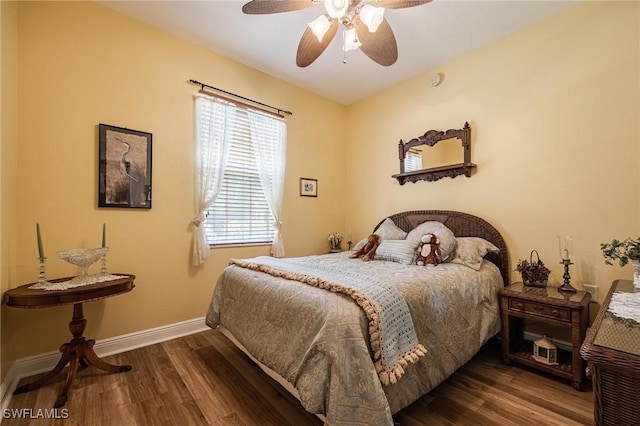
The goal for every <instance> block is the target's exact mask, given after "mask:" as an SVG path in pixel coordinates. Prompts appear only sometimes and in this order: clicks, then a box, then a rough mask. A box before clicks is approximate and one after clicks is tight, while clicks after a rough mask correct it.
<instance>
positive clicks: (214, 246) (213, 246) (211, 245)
mask: <svg viewBox="0 0 640 426" xmlns="http://www.w3.org/2000/svg"><path fill="white" fill-rule="evenodd" d="M271 244H272V243H271V242H266V243H233V244H209V248H210V249H222V248H238V247H260V246H271Z"/></svg>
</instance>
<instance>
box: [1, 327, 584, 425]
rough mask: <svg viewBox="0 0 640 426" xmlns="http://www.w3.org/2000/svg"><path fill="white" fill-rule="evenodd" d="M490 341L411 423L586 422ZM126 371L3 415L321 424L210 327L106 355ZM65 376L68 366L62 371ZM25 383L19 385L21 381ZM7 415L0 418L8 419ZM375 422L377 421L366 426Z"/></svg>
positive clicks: (28, 401) (557, 391)
mask: <svg viewBox="0 0 640 426" xmlns="http://www.w3.org/2000/svg"><path fill="white" fill-rule="evenodd" d="M499 353H500V351H499V347H498V344H497V342H495V341H491V342H489V343H488V344H487V345H485V347H484V348H483V349H482V350H481V351H480V353H479V354H478V355H477V356H476V357H475V358H474V359H473V360H472V361H471V362H469V363H468V364H467V365H466V366H464V367H463V368H462V369H461V370H460V371H459V372H457V373H456V374H455V375H454V376H452V377H451V378H449V379H448V380H447V381H445V382H444V383H442V384H441V385H440V386H438V387H437V388H436V389H434V390H433V391H432V392H431V393H429V394H428V395H426V396H424V397H422V398H421V399H420V400H418V401H416V402H415V403H414V404H413V405H411V406H410V407H407V408H406V409H404V410H402V411H401V412H400V413H399V414H398V415H397V416H396V419H397V423H399V424H400V425H401V426H412V425H482V426H490V425H501V426H504V425H519V426H520V425H562V426H569V425H591V424H593V420H592V419H593V412H592V411H593V408H592V407H593V397H592V392H591V388H590V385H589V386H588V387H587V390H586V391H585V392H578V391H576V390H574V389H573V388H572V387H571V386H569V385H568V383H567V382H565V381H563V380H562V379H558V378H554V377H550V376H546V375H544V374H541V373H538V372H534V371H533V370H528V369H525V368H521V367H518V366H505V365H503V364H502V363H501V362H500V357H499ZM105 360H106V361H107V362H110V363H114V364H131V365H132V366H133V370H132V371H130V372H125V373H118V374H108V373H103V372H102V371H100V370H97V369H95V368H93V367H89V368H87V369H86V370H83V371H81V372H80V373H79V374H78V376H77V377H76V381H75V383H74V385H73V387H72V390H71V392H70V393H69V401H68V402H67V405H66V406H65V407H63V408H66V409H67V410H68V411H66V412H63V411H61V410H60V409H58V414H59V415H61V416H63V415H65V413H67V414H68V418H66V419H53V420H52V419H43V418H39V419H28V420H25V419H22V420H18V419H11V418H9V419H7V418H5V419H4V420H3V421H2V425H3V426H9V425H31V424H33V425H38V426H41V425H42V426H44V425H50V424H51V425H83V426H91V425H109V426H110V425H171V426H174V425H278V426H280V425H296V426H298V425H321V424H322V422H321V421H320V420H318V418H316V417H315V416H313V415H311V414H309V413H307V412H306V411H305V410H304V409H303V408H302V407H301V406H300V404H299V402H298V401H297V400H296V399H294V398H293V397H291V396H290V395H289V394H288V393H287V392H286V391H284V390H282V389H281V388H280V386H279V385H278V384H277V383H275V382H274V381H273V380H271V379H270V378H268V377H267V376H266V375H265V374H263V373H262V371H261V370H260V369H259V368H258V367H257V366H255V365H254V364H253V363H251V362H250V361H249V360H248V358H247V357H246V356H245V355H244V354H243V353H242V352H240V351H239V350H238V349H236V347H235V346H233V344H231V343H230V342H229V340H228V339H227V338H226V337H224V336H223V335H222V334H221V333H220V332H219V331H217V330H209V331H205V332H201V333H197V334H193V335H191V336H186V337H182V338H179V339H175V340H170V341H167V342H164V343H159V344H156V345H152V346H148V347H145V348H141V349H136V350H132V351H129V352H125V353H122V354H118V355H113V356H110V357H106V358H105ZM65 371H66V370H65ZM32 379H33V378H29V379H23V380H22V381H21V384H24V383H26V382H28V381H30V380H32ZM63 383H64V375H60V376H59V377H58V378H57V380H56V381H54V382H52V383H51V384H49V385H48V386H45V387H43V388H41V389H38V390H36V391H32V392H28V393H25V394H21V395H14V396H13V398H12V399H11V403H10V405H9V407H8V408H9V409H18V410H20V409H31V412H30V413H31V414H30V415H31V416H34V417H35V416H37V415H38V414H40V415H41V417H42V416H44V413H45V412H43V411H40V412H39V411H38V410H39V409H42V410H50V409H51V407H52V406H53V403H54V401H55V399H56V397H57V392H58V389H59V388H60V387H61V386H62V384H63ZM6 414H7V412H4V413H3V415H4V416H5V417H6ZM372 426H375V425H372Z"/></svg>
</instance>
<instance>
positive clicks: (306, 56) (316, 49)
mask: <svg viewBox="0 0 640 426" xmlns="http://www.w3.org/2000/svg"><path fill="white" fill-rule="evenodd" d="M337 31H338V20H337V19H334V20H333V21H332V22H331V26H330V27H329V29H328V30H327V32H326V33H325V35H324V37H322V41H318V38H317V37H316V36H315V35H314V34H313V31H311V28H309V27H307V29H306V30H304V33H303V34H302V38H301V39H300V43H299V44H298V53H297V54H296V65H298V66H299V67H301V68H304V67H307V66H309V65H311V64H312V63H313V61H315V60H316V59H318V56H320V55H321V54H322V52H324V51H325V49H326V48H327V46H328V45H329V43H331V40H333V37H335V35H336V32H337Z"/></svg>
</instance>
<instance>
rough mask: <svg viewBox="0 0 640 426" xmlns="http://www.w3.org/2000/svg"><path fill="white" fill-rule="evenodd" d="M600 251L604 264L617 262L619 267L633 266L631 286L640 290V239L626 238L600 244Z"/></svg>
mask: <svg viewBox="0 0 640 426" xmlns="http://www.w3.org/2000/svg"><path fill="white" fill-rule="evenodd" d="M600 250H602V255H603V256H604V263H606V264H607V265H613V263H614V262H618V264H619V265H620V266H625V265H626V264H627V263H629V262H631V263H632V264H633V285H634V287H635V288H636V289H640V238H636V239H634V238H626V239H624V240H622V241H621V240H616V239H615V238H614V239H613V240H611V242H609V243H601V244H600Z"/></svg>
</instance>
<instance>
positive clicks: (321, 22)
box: [242, 0, 431, 67]
mask: <svg viewBox="0 0 640 426" xmlns="http://www.w3.org/2000/svg"><path fill="white" fill-rule="evenodd" d="M430 1H431V0H251V1H250V2H248V3H245V4H244V5H243V6H242V11H243V12H244V13H246V14H249V15H264V14H270V13H281V12H291V11H294V10H302V9H306V8H308V7H311V6H314V5H317V4H320V3H322V4H323V5H324V8H325V12H326V13H324V14H322V15H320V16H319V17H318V18H316V19H315V20H314V21H313V22H310V23H309V24H308V25H307V28H306V29H305V31H304V33H303V34H302V38H301V39H300V43H299V44H298V53H297V54H296V64H297V65H298V66H299V67H306V66H309V65H311V64H312V63H313V61H315V60H316V59H318V57H319V56H320V55H321V54H322V52H324V51H325V49H326V48H327V46H329V44H330V43H331V41H332V40H333V38H334V37H335V35H336V33H337V32H338V26H339V23H342V25H343V27H344V33H343V34H344V36H343V47H342V48H343V50H344V52H345V54H346V52H347V51H349V50H354V49H358V48H360V50H362V52H363V53H364V54H365V55H367V56H368V57H369V58H371V59H372V60H373V61H375V62H377V63H378V64H380V65H384V66H389V65H392V64H394V63H395V62H396V60H398V46H397V44H396V38H395V36H394V35H393V31H392V30H391V26H390V25H389V23H388V22H387V20H386V19H385V18H384V16H383V15H384V9H385V8H386V9H403V8H407V7H413V6H419V5H421V4H425V3H429V2H430ZM343 62H345V63H346V57H345V59H344V60H343Z"/></svg>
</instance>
